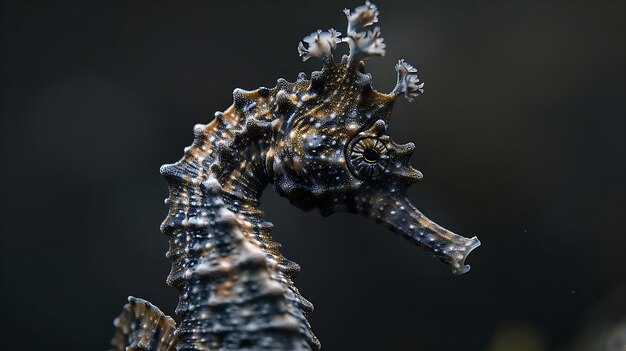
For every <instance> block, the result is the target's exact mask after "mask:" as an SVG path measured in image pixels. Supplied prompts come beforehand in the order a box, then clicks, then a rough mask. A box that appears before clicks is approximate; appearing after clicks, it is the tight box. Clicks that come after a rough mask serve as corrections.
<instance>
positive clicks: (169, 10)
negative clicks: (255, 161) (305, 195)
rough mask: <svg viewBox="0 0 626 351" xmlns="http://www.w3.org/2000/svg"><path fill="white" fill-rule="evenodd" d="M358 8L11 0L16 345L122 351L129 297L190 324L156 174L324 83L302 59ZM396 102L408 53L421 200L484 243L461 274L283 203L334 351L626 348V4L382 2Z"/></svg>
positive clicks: (7, 127) (362, 226)
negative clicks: (216, 123)
mask: <svg viewBox="0 0 626 351" xmlns="http://www.w3.org/2000/svg"><path fill="white" fill-rule="evenodd" d="M360 4H361V2H359V1H354V0H346V1H344V2H337V1H330V0H327V1H315V2H295V1H272V2H269V1H267V2H262V1H241V2H240V1H229V2H219V3H218V2H209V1H197V2H193V1H177V2H159V1H128V2H122V3H114V2H108V1H102V2H99V3H95V2H76V3H69V2H63V1H60V2H41V3H39V2H31V1H3V2H2V8H1V16H2V17H1V19H2V20H1V25H2V29H1V30H0V36H1V40H2V43H1V49H2V50H1V52H0V58H1V61H0V62H1V79H0V82H1V84H0V86H1V89H2V93H1V121H0V132H1V135H0V145H1V146H0V155H1V164H2V166H1V170H2V172H1V174H0V177H1V180H2V185H3V191H2V193H3V194H2V200H1V206H2V208H1V211H0V216H1V218H0V240H1V247H0V249H1V255H0V260H1V261H0V262H1V265H0V269H1V271H0V274H1V277H0V278H1V280H0V281H1V288H0V297H1V299H0V301H2V318H1V319H0V320H1V322H0V323H2V326H1V328H0V333H2V335H3V346H2V349H3V350H7V351H8V350H36V349H46V350H105V349H107V348H108V345H109V340H110V338H111V336H112V333H113V326H112V321H113V318H114V317H116V316H117V315H118V314H119V313H120V311H121V308H122V306H123V305H124V303H125V302H126V297H127V296H128V295H134V296H138V297H142V298H145V299H148V300H149V301H151V302H153V303H154V304H156V305H158V306H159V307H160V308H161V309H163V311H165V312H166V313H168V314H172V315H173V310H174V307H175V305H176V303H177V294H176V291H175V290H174V288H171V287H169V286H167V285H166V284H165V277H166V275H167V274H168V272H169V267H170V263H169V261H168V260H167V259H166V258H165V256H164V254H165V251H166V249H167V241H166V238H165V236H163V235H162V234H161V233H160V232H159V229H158V228H159V224H160V223H161V221H162V219H163V218H164V217H165V215H166V212H167V208H166V206H165V205H164V204H163V199H164V198H165V197H166V195H167V188H166V185H165V182H164V181H163V179H162V178H161V176H160V175H159V172H158V168H159V166H160V165H161V164H163V163H170V162H173V161H176V160H177V159H178V158H179V157H180V156H181V155H182V150H183V148H184V147H185V146H187V145H189V144H190V143H191V141H192V139H193V133H192V127H193V125H194V124H196V123H206V122H208V121H210V120H211V119H212V116H213V113H214V111H217V110H224V109H226V108H227V107H228V106H229V105H230V104H231V100H232V91H233V89H234V88H237V87H239V88H243V89H255V88H257V87H259V86H274V84H275V81H276V79H277V78H280V77H283V78H286V79H287V80H289V81H293V80H295V79H296V77H297V74H298V72H300V71H305V72H307V73H308V72H311V71H313V70H316V69H319V68H320V66H321V65H320V63H319V61H316V60H310V61H307V62H304V63H303V62H301V59H300V58H298V55H297V51H296V46H297V44H298V41H299V40H300V39H301V38H302V37H304V36H305V35H307V34H308V33H310V32H312V31H314V30H316V29H318V28H321V29H327V28H330V27H334V28H337V29H338V30H340V31H341V32H345V24H346V21H345V16H344V14H343V13H342V12H341V10H342V9H343V8H344V7H349V8H354V7H355V6H358V5H360ZM377 5H378V6H379V10H380V11H381V14H380V17H379V18H380V23H379V24H380V25H381V27H382V33H383V36H384V37H385V41H386V43H387V45H388V50H387V55H386V57H384V58H380V59H373V60H371V61H368V62H367V64H366V69H367V70H368V72H370V73H372V75H373V77H374V81H373V83H374V87H375V88H377V89H379V90H381V91H389V90H391V89H392V88H393V86H394V83H395V71H394V68H393V66H394V64H395V62H396V61H397V59H399V58H405V59H406V60H407V61H408V62H410V63H412V64H413V65H415V66H417V68H418V70H419V72H420V77H421V78H422V80H423V81H425V82H426V87H425V88H426V92H425V94H424V95H423V96H421V97H419V98H418V99H417V100H416V101H415V102H414V103H412V104H409V103H407V102H406V101H404V100H403V101H399V102H398V103H397V105H396V108H395V110H394V117H393V119H392V121H391V135H392V136H393V137H394V139H395V140H396V141H398V142H407V141H414V142H415V143H416V145H417V149H416V151H415V153H414V155H413V161H412V163H413V165H414V166H415V168H417V169H419V170H421V171H422V172H423V173H424V175H425V177H424V179H423V180H422V181H421V182H420V183H419V184H417V185H415V186H414V187H412V188H411V190H410V194H409V195H410V198H411V199H412V201H413V202H414V203H415V204H416V205H417V206H418V207H419V208H420V209H421V210H422V211H423V212H424V213H425V214H426V215H428V216H429V217H431V218H433V219H434V220H436V221H437V222H438V223H440V224H442V225H444V226H445V227H448V228H449V229H451V230H454V231H455V232H457V233H459V234H462V235H464V236H472V235H478V237H479V238H480V240H481V241H482V246H481V247H480V248H479V249H477V250H476V251H475V252H474V253H472V254H471V255H470V256H469V259H468V263H470V264H471V265H472V270H471V272H470V273H468V274H466V275H463V276H454V275H452V274H451V273H450V272H449V270H448V269H447V267H445V266H444V265H443V264H441V263H440V262H439V261H438V260H436V259H433V258H432V257H431V256H430V255H429V254H427V253H425V252H423V251H422V250H420V249H419V248H417V247H414V246H412V245H411V244H409V243H408V242H406V241H405V240H404V239H402V238H401V237H399V236H396V235H395V234H392V233H391V232H388V231H387V230H385V229H384V228H382V227H380V226H378V225H376V224H375V223H373V222H371V221H369V220H367V219H364V218H360V217H356V216H352V215H347V214H336V215H333V216H331V217H328V218H323V217H321V216H320V215H319V213H318V212H317V211H312V212H306V213H305V212H301V211H300V210H297V209H295V208H293V207H291V206H290V205H289V204H288V202H287V201H286V200H285V199H283V198H280V197H279V196H277V195H276V194H274V193H273V191H272V190H271V188H268V189H267V191H266V192H265V193H264V197H263V205H262V208H263V209H264V210H265V211H266V213H267V217H268V218H269V220H271V221H272V222H274V224H275V228H274V236H275V238H276V239H277V240H278V241H279V242H281V243H282V244H283V250H282V252H283V254H284V255H285V256H286V257H287V258H290V259H292V260H294V261H296V262H298V263H299V264H300V265H301V266H302V272H301V273H300V274H299V275H298V276H297V277H296V285H297V286H298V287H299V288H300V290H301V292H302V294H303V295H304V296H305V297H306V298H307V299H309V300H310V301H312V302H313V303H314V305H315V307H316V310H315V312H314V313H313V315H312V316H311V324H312V326H313V330H314V332H315V333H316V335H317V336H318V337H319V339H320V340H321V342H322V345H323V349H324V350H428V351H442V350H443V351H447V350H479V351H480V350H487V351H504V350H507V351H518V350H519V351H522V350H524V351H547V350H557V351H565V350H574V351H579V350H602V351H607V350H624V348H625V347H626V346H624V345H626V251H625V248H626V225H625V216H626V196H625V195H626V193H625V191H626V187H625V184H626V177H625V164H626V162H625V161H626V160H625V151H626V147H625V142H626V138H625V136H626V126H625V124H626V123H625V120H626V113H625V112H626V111H625V96H626V91H625V90H626V86H625V85H626V84H625V82H626V72H625V69H624V68H625V63H626V57H625V42H626V40H625V35H624V34H625V33H624V29H625V14H626V9H625V7H626V6H625V3H624V2H623V1H593V2H592V1H521V0H519V1H482V0H481V1H467V0H457V1H445V2H442V1H435V0H420V1H412V2H407V1H390V0H385V1H384V2H379V3H377Z"/></svg>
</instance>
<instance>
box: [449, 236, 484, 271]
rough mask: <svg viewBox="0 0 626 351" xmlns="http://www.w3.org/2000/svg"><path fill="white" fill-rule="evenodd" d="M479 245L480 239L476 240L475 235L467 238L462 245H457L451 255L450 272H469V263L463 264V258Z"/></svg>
mask: <svg viewBox="0 0 626 351" xmlns="http://www.w3.org/2000/svg"><path fill="white" fill-rule="evenodd" d="M479 246H480V240H478V238H477V237H472V238H469V239H467V240H466V241H465V242H464V243H463V245H459V246H458V247H457V248H456V250H455V251H456V253H455V254H454V255H453V256H452V257H453V260H452V262H451V266H452V273H454V274H458V275H460V274H465V273H467V272H469V270H470V268H471V267H470V265H469V264H465V259H466V258H467V256H468V255H469V254H470V252H472V251H473V250H474V249H475V248H477V247H479Z"/></svg>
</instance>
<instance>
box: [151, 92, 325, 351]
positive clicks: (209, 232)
mask: <svg viewBox="0 0 626 351" xmlns="http://www.w3.org/2000/svg"><path fill="white" fill-rule="evenodd" d="M266 90H269V89H266ZM271 95H273V94H269V93H267V94H264V93H263V92H261V93H259V91H256V92H250V93H243V91H241V90H236V91H235V104H234V105H233V106H232V107H231V108H229V109H228V110H227V111H225V112H224V113H217V114H216V119H215V120H214V121H213V122H211V123H210V124H208V125H206V126H204V125H198V126H196V127H195V128H194V132H195V135H196V138H195V140H194V143H193V144H192V145H191V146H190V147H189V148H187V149H186V150H185V155H184V157H183V158H182V159H181V160H180V161H179V162H177V163H175V164H172V165H166V166H163V167H162V169H161V172H162V174H163V175H164V176H165V178H166V180H167V182H168V185H169V188H170V196H169V198H168V199H167V201H166V202H167V203H168V204H169V206H170V211H169V214H168V217H167V218H166V219H165V221H164V222H163V225H162V231H163V233H164V234H166V235H167V236H168V237H169V238H170V249H169V251H168V253H167V256H168V257H169V258H170V259H171V260H172V270H171V272H170V275H169V277H168V279H167V281H168V284H170V285H172V286H174V287H175V288H177V289H178V290H179V292H180V299H179V305H178V307H177V309H176V313H177V314H178V315H179V316H180V317H181V322H180V326H179V327H178V329H177V331H176V336H177V338H178V340H179V342H178V346H177V348H176V350H180V351H182V350H185V351H187V350H318V349H319V347H320V346H319V342H318V340H317V339H316V338H315V336H314V335H313V333H312V332H311V330H310V326H309V324H308V322H307V320H306V315H307V314H308V313H309V312H310V311H311V310H312V305H311V304H310V303H309V302H308V301H306V300H305V299H304V298H303V297H302V296H301V295H300V294H299V292H298V290H297V289H296V288H295V286H294V285H293V282H292V275H293V274H294V273H295V272H297V271H298V270H299V267H298V265H296V264H295V263H293V262H290V261H288V260H287V259H285V258H284V257H283V256H282V255H281V254H280V253H279V251H278V248H279V244H277V243H276V242H274V241H273V240H272V239H271V236H270V234H269V230H270V228H271V226H272V225H271V223H269V222H266V221H264V220H263V219H262V218H261V216H262V212H261V211H260V210H259V209H258V204H259V201H258V198H259V196H260V194H261V192H262V190H263V188H264V187H265V186H266V185H267V183H268V182H267V180H266V178H267V177H266V176H265V174H264V172H265V167H264V160H265V154H264V152H265V150H266V148H265V147H264V145H263V143H264V141H263V140H261V138H259V136H260V135H261V133H263V130H264V129H263V125H269V120H270V119H271V114H270V113H269V105H270V104H271V100H272V98H271V97H270V96H271ZM251 105H254V106H259V108H257V109H254V108H251V107H250V106H251ZM263 106H265V109H263ZM264 118H267V119H268V120H264ZM235 128H237V129H235Z"/></svg>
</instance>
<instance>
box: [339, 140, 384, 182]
mask: <svg viewBox="0 0 626 351" xmlns="http://www.w3.org/2000/svg"><path fill="white" fill-rule="evenodd" d="M347 151H348V152H347V154H348V159H349V165H350V167H349V168H350V170H351V171H352V173H354V175H355V176H357V177H358V178H361V179H375V178H378V177H380V176H382V175H383V172H384V171H385V168H386V167H387V164H388V163H389V155H388V153H387V147H386V146H385V144H383V142H382V141H380V140H378V139H376V138H372V137H366V138H361V139H358V140H356V141H354V142H353V143H351V144H350V145H349V146H348V150H347Z"/></svg>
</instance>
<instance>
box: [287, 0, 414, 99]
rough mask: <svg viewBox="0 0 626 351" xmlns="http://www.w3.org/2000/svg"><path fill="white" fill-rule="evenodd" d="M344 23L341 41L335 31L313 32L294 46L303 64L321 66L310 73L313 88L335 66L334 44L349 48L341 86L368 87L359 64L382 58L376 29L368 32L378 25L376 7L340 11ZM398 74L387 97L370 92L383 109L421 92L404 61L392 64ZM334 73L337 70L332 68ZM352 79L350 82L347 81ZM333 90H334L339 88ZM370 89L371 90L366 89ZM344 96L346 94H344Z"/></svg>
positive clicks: (367, 76)
mask: <svg viewBox="0 0 626 351" xmlns="http://www.w3.org/2000/svg"><path fill="white" fill-rule="evenodd" d="M344 13H345V14H346V17H347V20H348V26H347V28H346V36H345V37H341V33H340V32H338V31H336V30H335V29H332V28H331V29H329V30H328V31H322V30H317V31H315V32H313V33H311V34H309V35H307V36H306V37H304V39H303V41H301V42H300V43H299V44H298V53H299V55H300V56H301V57H302V59H303V60H305V61H306V60H308V59H309V58H311V57H316V58H318V59H320V60H321V61H322V62H323V63H324V69H323V70H322V72H314V73H313V75H312V78H313V84H315V81H316V79H315V78H316V77H321V76H324V73H327V72H325V71H333V67H334V66H335V63H334V61H333V55H332V53H333V50H335V49H336V47H337V44H339V43H347V44H348V46H349V47H350V53H349V55H348V56H347V57H344V59H343V60H342V62H341V65H342V66H345V67H344V69H345V74H344V75H343V77H341V78H342V79H343V80H344V82H345V84H344V85H348V84H352V85H354V84H358V85H362V86H369V85H370V82H371V76H370V75H367V74H364V71H363V62H362V61H363V60H365V59H368V58H370V57H375V56H384V55H385V48H386V45H385V43H384V39H383V38H382V36H381V30H380V27H374V28H373V29H371V30H368V28H370V27H371V26H372V25H373V24H375V23H378V15H379V12H378V8H377V7H376V5H374V4H372V3H371V2H369V1H367V2H366V3H365V5H362V6H359V7H357V8H356V9H354V10H353V11H350V10H348V9H345V10H344ZM395 68H396V71H397V74H398V80H397V84H396V86H395V87H394V89H393V90H392V91H391V93H389V94H380V93H378V92H375V91H372V92H373V94H374V95H375V96H376V97H377V98H378V99H377V101H378V102H381V101H379V100H382V102H383V103H384V104H385V105H390V106H391V105H392V104H393V102H394V100H395V99H394V97H395V96H398V95H403V96H404V97H405V98H406V99H407V100H409V101H413V99H414V98H415V97H417V96H419V95H420V94H422V93H423V92H424V90H423V88H424V83H423V82H421V81H420V79H419V78H418V76H417V69H416V68H415V67H413V66H412V65H410V64H409V63H407V62H406V61H404V60H403V59H401V60H399V61H398V63H397V64H396V67H395ZM335 71H337V69H336V68H335ZM351 78H352V79H351ZM340 86H341V84H340V85H339V86H337V87H336V88H339V87H340ZM370 88H371V87H370ZM344 93H346V91H344Z"/></svg>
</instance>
